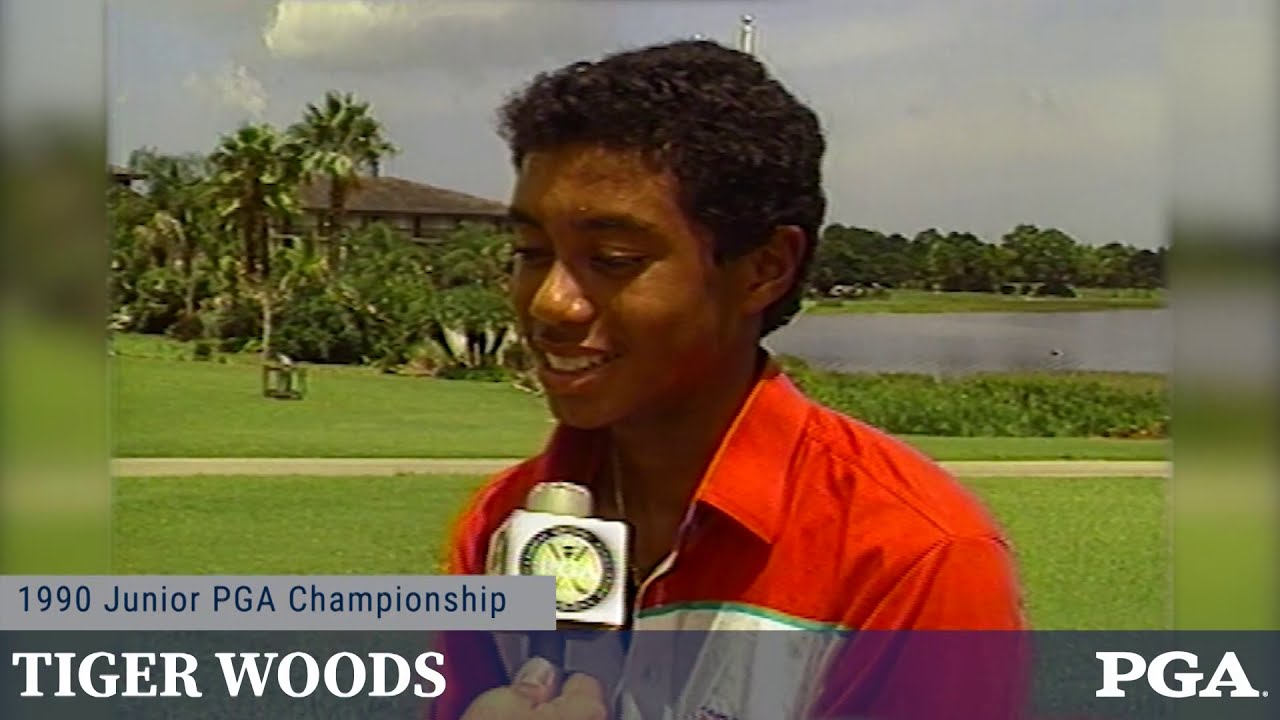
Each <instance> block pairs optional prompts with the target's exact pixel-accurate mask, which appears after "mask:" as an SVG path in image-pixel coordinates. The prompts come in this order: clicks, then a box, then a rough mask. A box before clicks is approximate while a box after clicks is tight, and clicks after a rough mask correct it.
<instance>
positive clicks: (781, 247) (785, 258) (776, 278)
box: [743, 225, 808, 315]
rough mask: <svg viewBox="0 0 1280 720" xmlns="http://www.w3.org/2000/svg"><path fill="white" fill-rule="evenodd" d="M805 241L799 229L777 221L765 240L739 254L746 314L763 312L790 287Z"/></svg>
mask: <svg viewBox="0 0 1280 720" xmlns="http://www.w3.org/2000/svg"><path fill="white" fill-rule="evenodd" d="M807 243H808V239H807V238H805V234H804V231H803V230H801V229H800V228H798V227H796V226H795V225H780V226H778V227H777V228H775V229H774V231H773V234H772V235H771V236H770V237H769V240H768V242H766V243H765V244H764V245H762V246H760V247H758V248H756V249H755V250H753V251H751V252H750V253H748V254H747V255H746V257H744V258H743V261H744V263H743V264H744V267H743V272H744V276H745V277H744V279H745V287H744V288H743V290H744V297H743V300H744V301H745V302H744V306H743V309H744V310H745V311H746V312H747V314H752V315H754V314H756V313H761V312H764V309H765V308H767V307H769V306H770V305H772V304H773V303H774V302H776V301H777V300H778V298H780V297H782V296H783V295H785V294H786V293H787V290H789V289H791V285H792V283H793V282H794V281H795V278H796V276H797V275H798V274H799V273H800V262H801V259H802V258H803V257H804V251H805V246H806V244H807Z"/></svg>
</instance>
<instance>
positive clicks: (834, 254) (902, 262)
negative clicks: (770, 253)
mask: <svg viewBox="0 0 1280 720" xmlns="http://www.w3.org/2000/svg"><path fill="white" fill-rule="evenodd" d="M1166 262H1167V253H1166V251H1165V248H1163V247H1162V248H1160V249H1158V250H1147V249H1142V250H1139V249H1137V248H1135V247H1133V246H1130V245H1124V244H1120V243H1109V244H1106V245H1101V246H1092V245H1086V244H1082V243H1080V242H1079V241H1077V240H1076V239H1075V238H1073V237H1071V236H1070V235H1068V234H1067V233H1065V232H1063V231H1061V230H1058V229H1056V228H1040V227H1037V226H1035V225H1030V224H1021V225H1018V226H1017V227H1015V228H1013V229H1012V230H1010V231H1009V232H1007V233H1005V234H1004V236H1002V237H1001V238H1000V242H998V243H989V242H985V241H983V240H982V239H980V238H978V237H977V236H976V235H974V234H973V233H968V232H948V233H946V234H943V233H942V232H940V231H939V230H937V229H934V228H930V229H928V230H924V231H922V232H920V233H917V234H916V235H915V237H913V238H911V239H907V238H906V237H904V236H902V235H898V234H890V235H885V234H884V233H881V232H879V231H876V230H870V229H866V228H860V227H849V226H845V225H840V224H833V225H830V226H828V227H826V228H825V229H824V230H823V233H822V239H821V241H820V242H819V244H818V248H817V250H816V252H815V256H814V261H813V269H812V272H811V275H810V288H811V290H812V291H813V293H814V294H819V295H830V294H839V292H840V291H841V289H844V288H859V287H862V288H865V287H873V286H879V287H885V288H918V289H928V290H940V291H953V292H954V291H968V292H1005V293H1010V292H1022V291H1023V290H1024V289H1029V290H1031V291H1032V292H1034V293H1036V294H1044V295H1073V294H1074V288H1076V287H1094V288H1149V289H1154V288H1161V287H1165V268H1166Z"/></svg>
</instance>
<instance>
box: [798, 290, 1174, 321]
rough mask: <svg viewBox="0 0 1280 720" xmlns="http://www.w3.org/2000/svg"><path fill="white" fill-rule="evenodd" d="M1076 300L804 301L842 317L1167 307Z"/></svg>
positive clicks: (1142, 297) (1102, 298)
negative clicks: (859, 314) (854, 315)
mask: <svg viewBox="0 0 1280 720" xmlns="http://www.w3.org/2000/svg"><path fill="white" fill-rule="evenodd" d="M1077 292H1079V293H1080V295H1079V297H1074V298H1052V297H1043V298H1038V297H1030V296H1026V295H1001V294H999V293H977V292H945V293H944V292H937V293H935V292H931V291H928V290H891V291H889V296H888V297H885V298H865V299H858V300H821V301H806V302H805V306H804V307H805V310H804V311H805V312H807V313H810V314H813V315H836V314H845V313H908V314H911V313H946V312H1085V311H1095V310H1136V309H1151V308H1162V307H1165V306H1166V305H1167V299H1166V297H1165V293H1164V292H1163V291H1160V290H1103V289H1097V288H1085V289H1081V290H1078V291H1077Z"/></svg>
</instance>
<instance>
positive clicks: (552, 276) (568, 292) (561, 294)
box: [529, 261, 595, 326]
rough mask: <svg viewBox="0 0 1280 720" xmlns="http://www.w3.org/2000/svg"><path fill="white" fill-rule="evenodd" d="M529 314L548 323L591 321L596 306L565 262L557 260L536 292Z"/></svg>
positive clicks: (560, 323)
mask: <svg viewBox="0 0 1280 720" xmlns="http://www.w3.org/2000/svg"><path fill="white" fill-rule="evenodd" d="M529 314H530V315H532V316H533V318H534V319H535V320H537V321H538V322H541V323H545V324H547V325H553V326H554V325H563V324H581V323H588V322H591V320H592V318H594V317H595V308H594V307H593V306H592V304H591V301H590V300H588V299H587V296H586V294H585V293H584V292H583V289H582V286H581V285H580V284H579V283H578V281H577V280H576V279H575V278H574V277H573V273H572V272H570V271H569V268H567V267H565V265H564V263H562V262H559V261H557V262H556V263H554V264H553V265H552V266H551V270H550V271H549V272H547V274H546V275H545V276H544V277H543V279H542V284H541V285H539V286H538V291H537V292H536V293H535V294H534V296H533V303H532V304H531V305H530V307H529Z"/></svg>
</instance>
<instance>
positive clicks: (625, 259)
mask: <svg viewBox="0 0 1280 720" xmlns="http://www.w3.org/2000/svg"><path fill="white" fill-rule="evenodd" d="M591 262H592V264H593V265H595V266H596V267H597V268H600V269H601V270H605V271H612V272H620V271H624V270H635V269H637V268H639V267H640V266H641V265H642V264H644V262H645V258H644V257H643V256H641V255H602V256H599V257H596V258H593V259H592V260H591Z"/></svg>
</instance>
